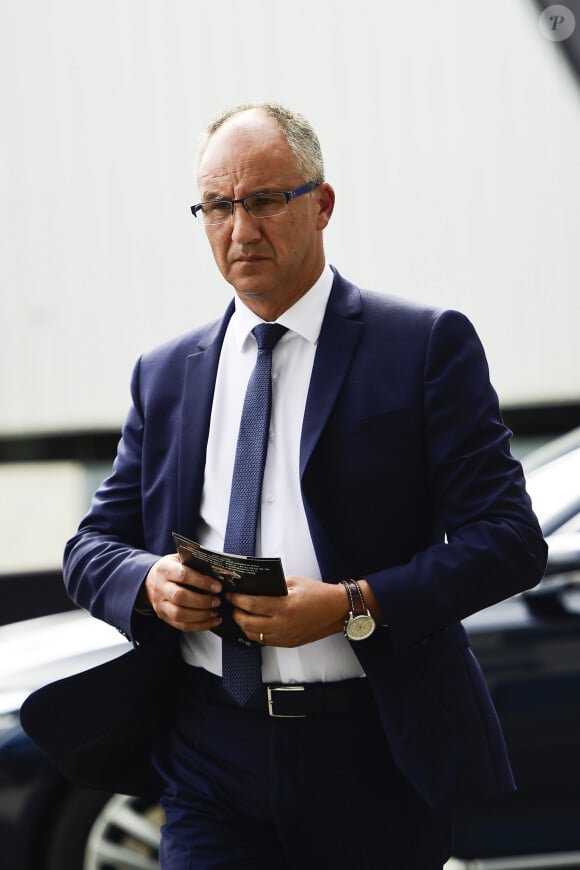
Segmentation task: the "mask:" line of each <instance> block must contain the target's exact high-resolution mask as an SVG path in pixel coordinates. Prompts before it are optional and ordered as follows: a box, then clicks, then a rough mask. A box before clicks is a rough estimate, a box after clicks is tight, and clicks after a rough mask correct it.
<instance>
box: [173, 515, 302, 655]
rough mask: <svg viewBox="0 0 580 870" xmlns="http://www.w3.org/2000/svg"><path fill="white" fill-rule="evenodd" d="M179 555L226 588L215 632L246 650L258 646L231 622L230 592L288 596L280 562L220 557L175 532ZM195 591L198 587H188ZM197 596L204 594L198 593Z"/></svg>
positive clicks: (222, 596) (191, 565) (228, 555)
mask: <svg viewBox="0 0 580 870" xmlns="http://www.w3.org/2000/svg"><path fill="white" fill-rule="evenodd" d="M173 540H174V541H175V546H176V547H177V552H178V553H179V557H180V559H181V561H182V562H183V563H184V565H187V566H188V567H190V568H194V569H195V570H196V571H199V573H200V574H205V575H206V576H208V577H215V578H216V579H217V580H219V581H220V583H222V584H223V591H222V592H221V593H220V595H219V598H220V599H221V602H222V603H221V606H220V608H219V615H220V616H221V618H222V622H221V625H218V626H217V627H216V628H214V629H212V631H214V632H215V633H216V634H219V636H220V637H225V638H227V639H228V640H231V641H236V642H237V643H241V644H243V645H244V646H259V644H256V643H255V642H254V641H253V640H250V639H249V638H248V637H246V635H245V634H244V632H243V631H242V629H241V628H240V626H239V625H238V624H237V622H235V621H234V619H233V618H232V615H231V612H232V606H231V604H230V603H229V602H228V601H226V598H225V596H226V593H227V592H243V593H244V594H245V595H287V594H288V588H287V586H286V579H285V577H284V570H283V568H282V560H281V559H278V558H274V559H263V558H259V557H257V556H236V555H235V554H233V553H220V552H218V551H216V550H208V549H206V548H205V547H202V546H201V545H200V544H196V542H195V541H190V540H189V539H188V538H184V537H182V536H181V535H178V534H177V533H176V532H173ZM189 588H191V589H195V586H191V587H189ZM195 591H196V592H200V591H201V590H199V589H195Z"/></svg>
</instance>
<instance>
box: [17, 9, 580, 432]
mask: <svg viewBox="0 0 580 870" xmlns="http://www.w3.org/2000/svg"><path fill="white" fill-rule="evenodd" d="M0 82H1V85H0V87H1V88H2V91H3V93H2V97H3V108H2V119H3V134H2V159H1V160H0V276H1V281H2V290H1V294H2V295H1V310H0V323H1V328H2V341H1V342H0V434H4V433H18V432H24V431H26V432H33V431H38V430H41V431H42V430H45V431H55V430H67V429H68V430H75V429H85V428H91V429H93V428H105V427H111V426H113V427H117V426H119V425H120V423H121V422H122V419H123V417H124V414H125V410H126V406H127V402H128V390H127V385H128V378H129V374H130V369H131V366H132V363H133V361H134V359H135V358H136V356H137V355H138V354H139V353H140V352H141V351H142V350H143V349H145V348H147V347H149V346H151V345H154V344H156V343H157V342H159V341H160V340H162V339H164V338H166V337H169V336H170V335H172V334H174V333H176V332H179V331H182V330H184V329H186V328H189V327H190V326H193V325H195V324H198V323H201V322H203V321H204V320H206V319H208V318H210V317H213V316H217V315H218V314H219V313H220V312H221V310H222V309H223V307H224V304H225V302H226V300H227V299H228V298H229V295H230V293H229V288H228V287H227V286H225V285H224V284H223V282H222V280H221V278H219V276H218V275H217V272H216V270H215V267H214V265H213V262H212V261H211V257H210V253H209V250H208V248H207V244H206V242H205V239H204V238H203V234H202V233H201V232H200V230H199V228H198V227H196V226H194V225H193V219H192V218H191V215H190V214H189V210H188V207H189V205H190V203H191V202H194V201H195V200H196V191H195V186H194V183H193V163H194V151H195V142H196V139H197V135H198V132H199V131H200V129H201V128H202V127H203V126H204V125H205V124H206V122H207V121H208V119H209V118H210V117H211V116H212V115H213V114H215V113H216V112H217V111H219V110H221V109H222V108H223V107H225V106H227V105H229V104H231V103H234V102H238V101H241V100H247V99H275V100H279V101H282V102H287V103H289V104H291V105H293V106H294V107H296V108H298V109H300V110H302V111H303V112H304V113H305V114H306V115H307V116H309V117H310V119H311V120H312V121H313V122H314V125H315V126H316V128H317V129H318V131H319V134H320V137H321V141H322V144H323V149H324V151H325V153H326V159H327V169H328V173H327V174H328V180H329V181H331V182H332V183H333V184H334V186H335V188H336V191H337V208H336V211H335V215H334V217H333V221H332V224H331V226H330V227H329V229H328V231H327V251H328V255H329V259H330V261H331V262H333V263H334V264H336V265H337V266H338V267H339V268H340V269H341V271H342V272H343V273H344V274H345V275H346V276H347V277H350V278H352V279H353V280H355V281H357V282H358V283H362V284H363V285H366V286H371V287H374V288H376V289H380V290H384V291H390V292H396V293H399V294H404V295H408V296H411V297H414V298H416V299H420V300H424V301H426V302H429V303H435V304H439V305H446V306H447V305H448V306H454V307H457V308H460V309H462V310H464V311H465V312H466V313H467V314H468V315H470V316H471V317H472V319H473V320H474V322H475V324H476V326H477V328H478V330H479V332H480V334H481V336H482V338H483V339H484V342H485V345H486V348H487V351H488V356H489V359H490V363H491V368H492V376H493V379H494V382H495V384H496V387H497V389H498V392H499V393H500V398H501V400H502V402H503V403H504V404H514V403H516V404H517V403H526V402H537V401H542V402H543V401H558V400H566V399H575V400H578V399H580V376H579V375H578V362H577V346H578V323H579V319H580V318H579V315H580V302H579V294H578V292H577V285H578V268H577V256H576V249H577V245H578V241H577V240H578V230H579V221H578V207H579V204H580V161H579V160H578V154H580V89H579V88H578V86H577V84H576V82H575V81H574V79H573V77H572V75H571V74H570V72H569V70H568V68H567V66H566V65H565V63H564V60H563V57H562V46H561V44H558V43H552V42H550V41H548V40H546V39H545V38H544V37H543V36H542V34H541V33H540V30H539V27H538V13H537V10H536V7H535V5H534V4H533V3H532V2H531V0H487V2H486V3H480V4H465V3H464V2H462V0H447V2H446V3H445V4H444V5H443V6H442V5H441V4H439V3H432V2H431V0H423V2H419V3H414V4H403V3H396V2H394V0H384V2H383V3H378V4H377V3H375V2H371V0H357V2H356V3H355V2H343V0H316V2H312V0H308V2H306V0H293V2H292V3H284V4H282V3H265V2H263V0H246V2H244V3H238V2H233V0H220V2H219V3H211V2H210V3H201V2H194V0H100V2H99V3H96V2H94V0H93V2H88V0H18V2H10V3H8V2H5V3H4V4H3V5H2V10H1V11H0ZM371 199H373V200H374V201H375V203H376V202H380V203H381V213H380V219H378V220H377V219H366V218H365V210H366V208H367V205H368V202H369V201H370V200H371Z"/></svg>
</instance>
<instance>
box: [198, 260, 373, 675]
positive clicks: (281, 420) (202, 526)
mask: <svg viewBox="0 0 580 870" xmlns="http://www.w3.org/2000/svg"><path fill="white" fill-rule="evenodd" d="M332 281H333V274H332V271H331V269H330V267H329V266H328V265H327V266H326V267H325V268H324V271H323V272H322V275H321V276H320V278H319V279H318V281H317V282H316V283H315V284H314V286H313V287H311V288H310V290H309V291H308V292H307V293H306V294H305V295H304V296H302V297H301V298H300V299H299V300H298V301H297V302H296V303H295V304H294V305H293V306H292V307H291V308H289V309H288V310H287V311H285V312H284V314H282V315H281V316H280V317H279V318H278V320H277V323H281V324H282V325H283V326H286V327H287V328H288V332H287V333H285V334H284V335H283V336H282V338H281V339H280V340H279V342H278V344H277V345H276V347H275V348H274V351H273V358H272V415H271V420H270V434H269V441H268V452H267V456H266V466H265V469H264V482H263V487H262V500H261V509H260V519H259V522H258V529H257V535H256V555H257V556H279V557H280V558H281V559H282V565H283V568H284V573H285V574H286V576H290V575H293V574H294V575H298V576H303V577H310V578H313V579H315V580H321V579H322V578H321V576H320V569H319V566H318V562H317V559H316V555H315V552H314V547H313V545H312V540H311V538H310V531H309V528H308V523H307V521H306V514H305V511H304V505H303V503H302V493H301V490H300V479H299V452H300V435H301V431H302V420H303V417H304V409H305V406H306V396H307V393H308V387H309V384H310V377H311V374H312V366H313V363H314V354H315V352H316V345H317V342H318V336H319V334H320V328H321V326H322V320H323V318H324V312H325V310H326V305H327V302H328V297H329V295H330V289H331V286H332ZM261 322H262V321H261V320H260V318H259V317H257V316H256V315H255V314H254V313H253V312H252V311H250V309H249V308H247V307H246V306H245V305H244V304H243V303H242V302H240V300H239V299H238V298H237V297H236V299H235V312H234V314H233V315H232V318H231V320H230V322H229V324H228V328H227V331H226V334H225V338H224V343H223V346H222V350H221V354H220V360H219V366H218V372H217V379H216V387H215V393H214V399H213V406H212V413H211V422H210V429H209V438H208V446H207V455H206V463H205V478H204V485H203V493H202V499H201V509H200V517H201V519H200V523H199V526H198V529H197V540H198V541H199V543H200V544H202V545H203V546H205V547H210V548H211V549H214V550H223V544H224V538H225V530H226V522H227V516H228V508H229V499H230V489H231V483H232V473H233V467H234V458H235V452H236V443H237V438H238V428H239V423H240V418H241V414H242V405H243V402H244V397H245V394H246V388H247V385H248V380H249V378H250V375H251V372H252V370H253V368H254V365H255V363H256V356H257V348H256V342H255V339H254V337H253V336H252V335H251V330H252V329H253V327H254V326H256V324H258V323H261ZM328 497H329V498H332V494H331V493H329V496H328ZM345 598H346V593H345ZM181 649H182V655H183V657H184V659H185V661H186V662H188V664H191V665H195V666H196V667H203V668H205V669H206V670H207V671H210V672H211V673H214V674H217V675H219V676H221V674H222V657H221V638H219V637H218V635H216V634H214V633H213V632H211V631H204V632H190V633H187V634H183V635H182V641H181ZM362 675H363V671H362V668H361V666H360V663H359V661H358V659H357V657H356V656H355V654H354V653H353V651H352V649H351V647H350V644H349V642H348V641H347V639H346V638H345V637H344V635H343V633H342V632H339V633H337V634H334V635H331V636H330V637H326V638H323V639H322V640H318V641H315V642H313V643H308V644H304V645H303V646H300V647H295V648H293V649H286V648H282V647H271V646H265V647H264V648H263V650H262V679H263V681H264V682H266V683H272V682H283V683H294V682H298V683H303V682H319V681H332V680H343V679H348V678H351V677H358V676H362Z"/></svg>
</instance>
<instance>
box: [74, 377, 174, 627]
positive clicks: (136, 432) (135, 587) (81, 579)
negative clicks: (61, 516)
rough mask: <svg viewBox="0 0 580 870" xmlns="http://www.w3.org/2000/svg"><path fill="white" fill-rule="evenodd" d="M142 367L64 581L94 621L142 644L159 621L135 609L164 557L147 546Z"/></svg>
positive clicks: (133, 383)
mask: <svg viewBox="0 0 580 870" xmlns="http://www.w3.org/2000/svg"><path fill="white" fill-rule="evenodd" d="M139 382H140V363H137V365H136V366H135V369H134V372H133V377H132V382H131V394H132V399H133V403H132V406H131V409H130V411H129V414H128V416H127V419H126V422H125V425H124V427H123V432H122V436H121V440H120V442H119V447H118V451H117V456H116V459H115V462H114V464H113V469H112V473H111V475H110V476H109V477H108V478H107V479H106V480H105V481H104V482H103V483H102V484H101V486H100V487H99V489H98V490H97V492H96V493H95V495H94V497H93V500H92V504H91V507H90V510H89V512H88V513H87V515H86V516H85V517H84V519H83V520H82V522H81V524H80V526H79V529H78V531H77V533H76V535H74V537H72V538H71V539H70V541H68V543H67V545H66V548H65V553H64V565H63V570H64V580H65V585H66V588H67V591H68V594H69V595H70V596H71V598H72V599H73V600H74V601H75V602H76V603H77V604H78V605H79V606H80V607H82V608H84V609H85V610H88V611H89V612H90V613H91V614H92V615H93V616H96V617H97V618H99V619H102V620H104V621H105V622H108V623H110V624H111V625H114V626H115V627H116V628H118V629H119V631H120V632H121V633H122V634H124V635H125V636H126V637H128V638H130V639H133V640H139V639H140V637H139V636H138V635H139V634H140V631H141V634H144V635H145V634H147V633H148V632H149V631H151V630H152V629H153V628H154V627H155V624H156V623H158V620H157V619H156V618H155V617H143V618H141V619H138V618H136V617H135V614H134V604H135V600H136V598H137V595H138V593H139V590H140V588H141V584H142V583H143V581H144V579H145V577H146V575H147V573H148V571H149V569H150V568H151V567H152V565H153V564H154V563H155V562H156V561H157V560H158V559H159V558H160V556H159V555H158V554H155V553H152V552H149V551H148V550H147V548H146V546H145V533H144V529H143V514H142V504H141V497H142V496H141V492H142V452H143V433H144V428H145V423H144V413H143V410H142V405H141V398H140V383H139Z"/></svg>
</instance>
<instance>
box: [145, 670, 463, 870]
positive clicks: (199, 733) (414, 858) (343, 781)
mask: <svg viewBox="0 0 580 870" xmlns="http://www.w3.org/2000/svg"><path fill="white" fill-rule="evenodd" d="M155 763H156V766H157V768H158V770H159V771H160V773H161V774H162V776H163V777H164V778H165V780H166V783H167V786H166V789H165V792H164V794H163V797H162V801H161V803H162V806H163V809H164V812H165V818H166V821H165V825H164V826H163V829H162V844H161V855H160V863H161V870H210V868H211V870H218V868H219V870H314V868H316V870H326V868H333V870H342V868H344V870H358V868H362V867H364V868H365V870H441V867H442V865H443V864H444V862H445V861H446V860H447V858H448V857H449V852H450V840H451V830H450V828H451V821H450V820H451V814H450V812H449V810H448V809H447V808H440V809H437V810H431V809H429V808H428V807H427V805H426V804H425V803H424V802H423V800H422V799H421V798H420V797H419V796H418V795H417V793H416V792H415V790H414V789H413V788H412V787H411V786H410V785H409V784H408V782H407V781H406V779H405V778H404V777H403V776H402V775H401V774H400V773H399V771H398V770H397V768H396V767H395V766H394V764H393V760H392V757H391V754H390V752H389V749H388V745H387V741H386V739H385V736H384V732H383V730H382V728H381V725H380V722H379V718H378V715H376V714H375V713H374V711H366V712H344V713H342V712H341V713H336V714H329V715H318V716H312V717H308V718H296V719H294V718H291V719H283V718H280V719H273V718H270V717H269V716H268V715H267V714H265V713H258V712H247V711H244V710H240V709H232V708H230V707H222V706H220V705H216V704H213V703H211V702H210V703H208V701H207V699H206V698H203V699H202V698H200V697H199V696H198V695H197V693H196V691H195V688H194V687H192V685H191V680H188V685H187V686H184V690H183V693H182V697H181V700H180V703H179V706H178V710H177V715H176V718H175V721H174V724H173V726H172V728H171V731H170V732H169V733H168V734H166V735H164V737H163V739H162V740H160V741H159V745H158V747H157V750H156V753H155Z"/></svg>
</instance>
